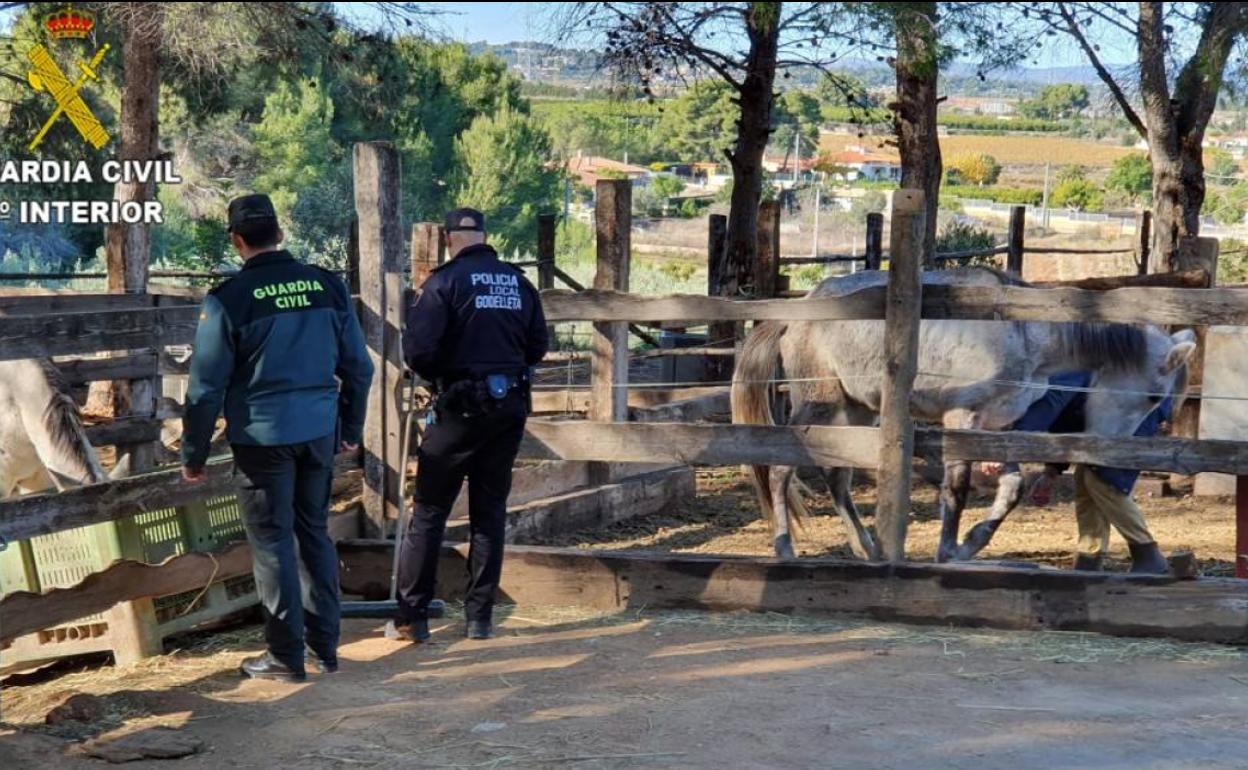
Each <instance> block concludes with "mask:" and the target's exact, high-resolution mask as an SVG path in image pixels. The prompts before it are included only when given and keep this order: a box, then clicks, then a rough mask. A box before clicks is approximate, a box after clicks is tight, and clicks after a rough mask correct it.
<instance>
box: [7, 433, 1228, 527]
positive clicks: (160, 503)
mask: <svg viewBox="0 0 1248 770" xmlns="http://www.w3.org/2000/svg"><path fill="white" fill-rule="evenodd" d="M879 445H880V439H879V430H878V429H877V428H869V427H830V426H796V427H790V426H770V425H711V424H706V425H702V424H690V423H661V422H656V423H626V422H590V421H577V420H549V419H543V418H534V419H531V420H530V421H529V423H528V429H527V436H526V438H525V441H524V444H523V446H522V451H521V456H522V457H523V458H526V459H534V460H572V461H580V462H602V463H615V462H644V463H655V462H673V463H685V464H690V465H702V466H724V465H749V464H768V465H799V466H812V465H817V466H849V467H857V468H874V467H876V463H877V461H878V459H879ZM914 455H915V456H916V457H922V458H926V459H928V460H929V461H935V462H941V461H945V460H997V461H1003V462H1010V461H1012V462H1045V463H1050V462H1051V463H1092V464H1096V465H1107V466H1112V467H1124V468H1140V469H1143V470H1154V471H1168V472H1172V473H1183V474H1190V473H1202V472H1218V473H1231V474H1236V475H1248V442H1241V441H1212V440H1204V439H1202V440H1194V439H1179V438H1164V437H1160V438H1104V437H1099V436H1087V435H1082V434H1067V435H1054V434H1047V433H1014V432H1011V433H997V432H991V431H946V430H937V429H929V428H920V429H918V430H916V431H915V445H914ZM357 467H359V460H358V458H356V457H352V456H345V455H344V456H341V457H340V458H339V460H338V468H339V470H340V471H341V470H347V469H350V468H357ZM232 469H233V463H232V462H231V461H229V460H218V461H215V462H213V463H212V464H211V465H210V471H209V476H208V481H207V482H205V483H203V484H198V485H190V484H185V483H183V482H182V480H181V478H180V475H179V472H178V470H177V469H176V468H171V469H167V470H162V471H157V472H154V473H147V474H143V475H140V476H132V477H130V478H126V479H121V480H119V481H113V482H109V483H105V484H94V485H90V486H85V487H79V488H76V489H70V490H67V491H65V492H61V493H59V494H48V495H32V496H29V497H22V498H17V499H15V500H6V501H3V502H0V538H2V539H3V541H6V542H11V541H15V540H21V539H25V538H28V537H34V536H36V535H46V534H51V533H54V532H61V531H64V530H67V529H73V528H75V527H81V526H86V525H88V524H98V523H100V522H103V521H113V520H116V519H119V518H122V517H124V516H130V515H133V514H134V513H135V512H136V511H145V510H156V509H159V508H168V507H170V506H176V505H183V504H185V503H188V502H191V501H193V500H196V499H202V498H203V497H206V496H212V495H219V494H224V493H227V492H229V491H230V490H232V488H233V486H232V485H233V480H232V478H231V471H232Z"/></svg>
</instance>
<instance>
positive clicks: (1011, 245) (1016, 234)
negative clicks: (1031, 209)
mask: <svg viewBox="0 0 1248 770" xmlns="http://www.w3.org/2000/svg"><path fill="white" fill-rule="evenodd" d="M1026 234H1027V207H1026V206H1013V207H1011V208H1010V225H1009V237H1008V240H1007V243H1006V248H1007V251H1006V252H1005V271H1006V272H1007V273H1010V274H1012V275H1014V276H1016V277H1018V278H1022V277H1023V241H1024V239H1025V238H1026Z"/></svg>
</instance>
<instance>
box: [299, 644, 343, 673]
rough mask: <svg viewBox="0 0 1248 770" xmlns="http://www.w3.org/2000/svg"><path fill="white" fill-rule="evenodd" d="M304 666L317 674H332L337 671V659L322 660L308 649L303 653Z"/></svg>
mask: <svg viewBox="0 0 1248 770" xmlns="http://www.w3.org/2000/svg"><path fill="white" fill-rule="evenodd" d="M304 664H305V665H307V666H309V667H311V668H314V669H316V673H318V674H333V673H335V672H336V671H338V658H337V657H333V658H322V657H321V656H320V655H317V654H316V653H315V652H313V651H312V649H311V648H309V649H308V650H307V651H306V652H305V653H304Z"/></svg>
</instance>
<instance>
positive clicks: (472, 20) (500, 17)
mask: <svg viewBox="0 0 1248 770" xmlns="http://www.w3.org/2000/svg"><path fill="white" fill-rule="evenodd" d="M336 5H337V6H338V8H339V10H340V11H341V12H342V13H343V14H345V15H347V16H351V17H354V18H356V19H357V20H359V21H361V22H363V23H364V24H365V25H366V26H367V25H368V23H369V22H370V21H373V20H375V19H376V18H377V17H378V14H377V12H376V11H375V10H373V9H371V8H369V7H368V5H366V4H364V3H336ZM423 5H426V6H428V7H431V8H433V9H436V10H437V11H440V14H439V15H438V16H436V17H435V18H433V19H432V22H431V23H432V26H433V28H434V32H435V33H436V34H438V35H439V36H441V37H445V38H448V39H451V40H457V41H460V42H464V43H474V42H478V41H485V42H488V43H510V42H519V41H526V40H537V41H543V42H558V41H556V40H553V39H552V37H553V33H552V32H551V31H550V29H549V24H548V23H546V22H548V19H549V14H550V12H551V9H552V6H557V5H562V3H528V2H511V3H437V2H434V3H423ZM13 14H14V12H9V13H7V14H0V28H3V27H5V26H7V23H8V22H9V21H10V20H11V18H12V16H13ZM1003 33H1004V34H1009V31H1008V30H1003ZM1124 37H1125V36H1124ZM1050 39H1051V40H1052V43H1051V44H1049V45H1047V46H1046V47H1045V49H1044V50H1043V51H1041V55H1040V57H1039V64H1038V65H1031V63H1030V62H1028V63H1027V66H1040V67H1060V66H1071V65H1083V64H1084V63H1085V62H1084V60H1083V57H1082V55H1081V54H1080V53H1079V51H1078V50H1077V48H1076V47H1075V45H1074V43H1073V42H1071V41H1069V40H1068V39H1066V38H1065V37H1058V38H1050ZM1098 42H1099V43H1100V44H1101V48H1102V53H1103V55H1104V57H1105V59H1106V60H1107V61H1108V62H1110V63H1112V64H1115V65H1121V64H1125V63H1129V62H1131V61H1132V60H1133V59H1134V58H1135V57H1134V50H1133V45H1132V43H1133V41H1129V40H1126V39H1121V40H1100V41H1098Z"/></svg>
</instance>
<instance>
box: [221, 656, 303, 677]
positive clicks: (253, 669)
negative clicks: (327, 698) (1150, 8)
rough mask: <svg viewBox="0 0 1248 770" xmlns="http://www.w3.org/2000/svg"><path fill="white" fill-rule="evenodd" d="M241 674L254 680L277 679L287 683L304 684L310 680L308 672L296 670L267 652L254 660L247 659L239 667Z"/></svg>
mask: <svg viewBox="0 0 1248 770" xmlns="http://www.w3.org/2000/svg"><path fill="white" fill-rule="evenodd" d="M238 670H239V672H240V673H241V674H242V675H243V676H246V677H250V678H252V679H277V680H281V681H286V682H302V681H303V680H305V679H307V678H308V674H307V672H306V671H304V670H302V669H294V668H291V667H290V666H288V665H286V664H285V663H283V662H281V661H280V660H278V659H277V658H275V657H273V653H271V652H265V653H264V654H263V655H257V656H255V657H254V658H247V659H246V660H244V661H243V663H242V665H240V666H239V667H238Z"/></svg>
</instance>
